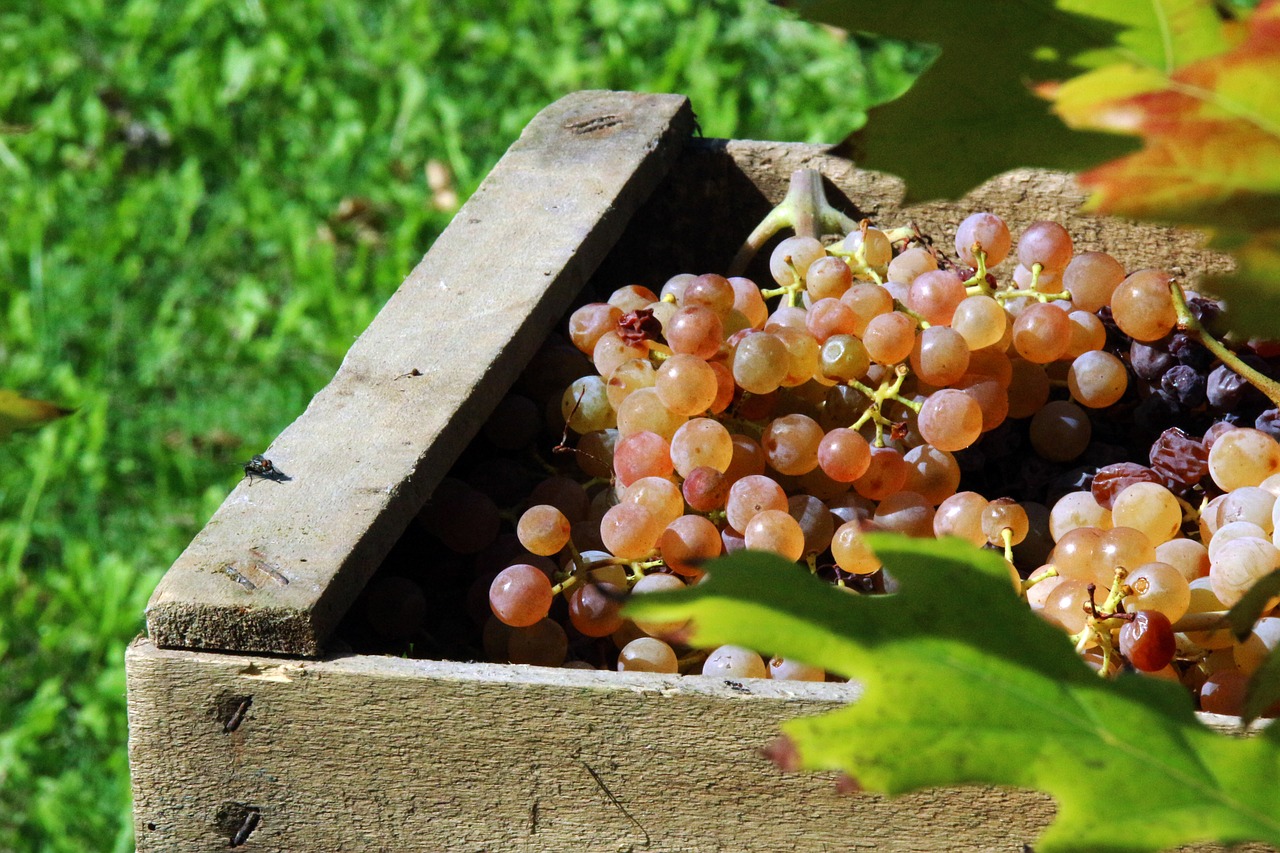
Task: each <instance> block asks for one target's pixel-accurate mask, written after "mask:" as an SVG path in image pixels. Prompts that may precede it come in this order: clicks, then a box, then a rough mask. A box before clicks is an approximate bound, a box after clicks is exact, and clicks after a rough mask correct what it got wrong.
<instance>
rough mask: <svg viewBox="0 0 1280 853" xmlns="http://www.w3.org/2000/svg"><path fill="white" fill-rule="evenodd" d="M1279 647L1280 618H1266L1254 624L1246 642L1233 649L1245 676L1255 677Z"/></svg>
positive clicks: (1237, 662)
mask: <svg viewBox="0 0 1280 853" xmlns="http://www.w3.org/2000/svg"><path fill="white" fill-rule="evenodd" d="M1277 646H1280V618H1277V617H1275V616H1264V617H1262V618H1261V619H1259V620H1258V621H1257V622H1255V623H1254V625H1253V630H1252V631H1251V632H1250V633H1249V636H1248V637H1246V638H1245V641H1244V642H1243V643H1240V644H1239V645H1237V646H1236V647H1235V648H1234V649H1233V652H1234V655H1235V659H1236V664H1237V665H1238V666H1239V667H1240V671H1241V672H1243V673H1244V674H1245V675H1253V674H1254V673H1255V672H1257V671H1258V667H1260V666H1262V663H1263V661H1265V660H1266V659H1267V657H1268V656H1269V655H1270V654H1271V653H1272V652H1274V651H1275V650H1276V647H1277Z"/></svg>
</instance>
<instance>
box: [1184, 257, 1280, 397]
mask: <svg viewBox="0 0 1280 853" xmlns="http://www.w3.org/2000/svg"><path fill="white" fill-rule="evenodd" d="M1169 293H1170V295H1171V296H1172V297H1173V310H1174V311H1175V312H1176V313H1177V315H1178V328H1179V329H1181V330H1182V331H1184V332H1187V333H1188V334H1190V335H1193V336H1194V337H1195V338H1196V340H1197V341H1199V342H1200V344H1201V345H1203V346H1204V348H1205V349H1207V350H1209V352H1211V353H1213V354H1214V355H1216V356H1217V357H1218V359H1219V360H1220V361H1221V362H1222V363H1223V364H1225V365H1226V366H1227V367H1229V368H1231V370H1233V371H1235V372H1236V373H1238V374H1239V375H1240V376H1241V378H1243V379H1244V380H1245V381H1246V382H1248V383H1249V384H1250V385H1252V386H1253V387H1254V388H1257V389H1258V390H1259V391H1261V392H1262V393H1263V394H1265V395H1266V396H1267V399H1268V400H1270V401H1271V403H1272V405H1274V406H1280V382H1276V381H1275V380H1274V379H1270V378H1268V377H1266V376H1264V375H1262V374H1261V373H1259V372H1258V371H1256V370H1254V369H1253V368H1252V367H1250V366H1249V365H1248V364H1246V363H1245V362H1244V361H1243V360H1242V359H1241V358H1240V356H1238V355H1236V354H1235V353H1234V352H1232V351H1231V350H1229V349H1227V347H1226V346H1225V345H1223V344H1222V343H1221V342H1220V341H1219V340H1218V339H1217V338H1215V337H1214V336H1213V335H1211V334H1209V330H1208V329H1206V328H1205V327H1204V326H1203V325H1202V324H1201V323H1200V321H1199V320H1198V319H1196V315H1195V314H1193V313H1192V312H1191V306H1189V305H1188V304H1187V296H1186V294H1185V293H1183V292H1182V285H1180V284H1178V283H1177V282H1176V281H1171V282H1169Z"/></svg>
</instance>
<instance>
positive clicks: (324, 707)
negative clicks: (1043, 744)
mask: <svg viewBox="0 0 1280 853" xmlns="http://www.w3.org/2000/svg"><path fill="white" fill-rule="evenodd" d="M126 660H127V667H128V678H129V727H130V739H129V754H130V763H131V766H132V769H133V791H134V820H135V824H136V828H137V843H138V850H139V851H140V853H151V851H213V850H224V849H226V848H227V847H228V845H229V842H230V839H231V838H232V837H233V835H234V834H235V833H236V832H237V831H239V830H241V829H242V828H243V827H245V826H246V825H247V823H246V821H248V822H254V821H256V823H254V825H253V827H252V831H251V832H250V833H249V835H248V839H247V843H246V844H245V849H246V850H261V851H277V850H279V851H299V850H395V851H424V853H426V852H429V853H436V851H494V853H496V852H497V851H504V852H505V851H529V853H535V851H536V853H543V851H557V850H565V851H613V850H619V851H625V850H646V849H647V850H663V851H688V853H704V851H705V853H712V851H715V852H716V853H720V851H734V853H742V852H743V851H768V853H774V851H779V850H793V849H794V850H799V851H825V850H876V851H882V852H883V853H908V851H911V852H912V853H915V851H998V850H1005V851H1009V853H1016V851H1020V850H1021V849H1022V847H1021V844H1022V843H1023V842H1030V841H1032V840H1034V838H1035V836H1036V835H1037V834H1038V832H1039V831H1040V829H1042V828H1043V827H1044V826H1045V825H1047V823H1048V821H1049V820H1050V819H1051V817H1052V815H1053V808H1054V807H1053V802H1052V800H1051V799H1049V798H1048V797H1045V796H1043V795H1040V794H1035V793H1031V792H1026V791H1012V790H1001V789H990V788H988V789H983V788H965V789H962V790H936V791H929V792H926V793H921V794H915V795H910V796H906V797H902V798H899V799H895V800H886V799H884V798H882V797H878V796H873V795H858V796H848V795H840V794H837V793H836V791H835V788H834V785H833V780H832V778H831V777H830V776H819V775H813V774H782V773H780V772H779V771H777V770H776V769H775V768H773V766H772V765H770V764H769V763H768V762H767V761H764V760H763V759H761V758H760V756H759V755H758V750H759V749H760V748H761V747H762V746H764V745H765V744H766V743H768V742H769V741H770V740H771V739H772V738H773V737H774V736H775V735H776V733H777V724H778V722H779V721H780V720H783V719H788V718H790V717H794V716H799V715H802V714H814V713H820V712H822V711H826V710H829V709H831V708H834V707H836V706H838V705H840V704H843V703H846V702H848V701H851V700H852V699H854V698H855V697H856V696H857V688H855V687H852V686H850V685H841V684H806V683H800V682H774V681H756V680H752V679H747V680H744V681H743V682H741V684H742V690H738V689H734V688H732V687H731V686H729V685H728V684H726V682H724V681H723V680H721V679H714V678H709V677H703V676H686V677H680V676H659V675H647V674H637V673H625V674H623V673H605V672H590V671H582V670H557V669H543V668H538V667H518V666H497V665H493V664H460V663H439V662H431V661H411V660H402V659H398V658H378V657H348V658H342V659H336V660H324V661H301V660H292V661H291V660H280V659H272V658H256V659H255V658H252V657H246V656H233V655H220V654H213V653H203V652H190V651H181V650H179V651H171V650H162V649H157V648H156V647H155V646H153V645H152V644H151V643H149V642H147V641H145V640H140V641H138V642H136V643H135V644H134V645H133V646H132V647H131V648H130V649H129V652H128V656H127V659H126ZM742 691H746V692H742ZM250 700H251V701H250ZM1206 719H1207V720H1209V721H1210V722H1217V723H1218V724H1219V725H1223V723H1225V720H1224V719H1223V718H1217V719H1214V718H1208V717H1206ZM229 723H232V725H229ZM1223 727H1224V728H1226V726H1225V725H1223ZM227 729H232V730H231V731H227ZM254 815H256V818H255V817H254ZM1197 849H1210V848H1197ZM1250 849H1254V848H1250Z"/></svg>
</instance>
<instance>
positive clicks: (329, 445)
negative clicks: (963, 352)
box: [127, 92, 1214, 851]
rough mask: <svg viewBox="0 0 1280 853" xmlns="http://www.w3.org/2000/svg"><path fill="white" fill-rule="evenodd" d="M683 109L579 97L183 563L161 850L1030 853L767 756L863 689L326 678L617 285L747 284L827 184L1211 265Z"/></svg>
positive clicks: (163, 745)
mask: <svg viewBox="0 0 1280 853" xmlns="http://www.w3.org/2000/svg"><path fill="white" fill-rule="evenodd" d="M694 129H695V122H694V117H693V114H692V112H691V110H690V107H689V104H688V102H687V101H686V100H685V99H684V98H682V97H677V96H670V95H637V94H630V93H616V92H582V93H578V94H575V95H572V96H569V97H566V98H564V99H563V100H561V101H558V102H557V103H555V104H553V105H552V106H550V107H548V108H547V109H546V110H544V111H543V112H542V113H540V114H539V115H538V116H537V117H536V118H535V119H534V120H533V121H532V122H531V123H530V125H529V127H528V128H527V129H526V130H525V132H524V134H523V135H522V137H521V138H520V140H519V141H517V142H516V143H515V144H514V145H513V146H512V147H511V149H510V150H509V151H508V153H507V154H506V156H504V157H503V159H502V161H501V162H500V163H499V164H498V165H497V166H496V167H495V168H494V170H493V172H492V173H491V174H490V175H489V177H488V178H487V179H486V180H485V182H484V183H483V184H482V185H481V187H480V188H479V190H477V192H476V193H475V195H474V196H473V197H472V198H471V199H470V200H469V201H468V202H467V204H466V205H465V206H464V207H463V208H462V210H461V211H460V212H459V213H458V215H457V216H456V217H455V219H454V221H453V223H452V224H451V225H450V226H449V228H448V230H447V231H446V232H445V233H444V234H443V235H442V236H441V237H440V239H439V240H438V241H437V242H436V244H435V245H434V246H433V247H432V249H431V251H430V253H428V254H427V256H426V257H425V258H424V259H423V260H422V262H421V263H420V264H419V265H418V267H417V268H416V269H415V270H414V271H413V272H412V273H411V274H410V276H409V277H408V278H407V279H406V280H405V282H404V284H403V285H402V286H401V287H400V289H399V290H398V291H397V292H396V293H395V295H394V296H392V297H391V299H390V300H389V301H388V303H387V305H386V307H385V308H384V309H383V310H382V312H381V313H380V314H379V315H378V316H377V318H376V319H375V320H374V322H373V323H372V324H371V325H370V327H369V329H368V330H367V331H366V333H365V334H364V335H362V336H361V337H360V339H359V340H358V341H356V343H355V344H354V345H353V346H352V348H351V351H350V352H349V353H348V355H347V357H346V359H345V361H344V362H343V364H342V366H341V368H340V369H339V371H338V373H337V374H336V376H335V377H334V379H333V381H332V382H331V383H330V384H329V385H328V386H327V387H326V388H325V389H324V390H322V391H321V392H320V393H319V394H317V395H316V397H315V399H314V400H313V401H312V403H311V405H310V406H309V407H308V408H307V410H306V412H304V413H303V414H302V416H301V417H299V418H298V420H297V421H295V422H294V423H293V424H292V425H291V426H289V427H288V428H287V429H286V430H285V431H284V432H283V433H282V434H281V435H280V436H279V437H278V438H277V440H276V441H275V442H274V443H273V444H272V446H271V447H270V448H269V450H268V452H267V455H268V456H269V458H270V459H271V460H273V462H274V463H275V464H276V466H277V467H278V468H279V469H280V470H282V471H283V472H285V473H286V474H288V475H289V476H290V478H291V479H290V480H288V481H287V482H283V483H273V482H261V481H258V482H256V483H255V482H250V481H247V480H246V481H245V482H242V483H241V484H240V485H239V486H238V487H237V488H236V489H235V490H234V491H233V492H232V493H231V495H230V496H229V497H228V498H227V500H226V502H225V503H224V504H223V505H222V507H221V508H220V509H219V510H218V512H217V513H216V514H215V515H214V517H213V518H212V519H211V520H210V522H209V524H208V525H207V526H206V527H205V529H204V530H202V531H201V532H200V533H199V535H197V536H196V538H195V540H194V541H193V542H192V543H191V545H190V546H189V547H188V548H187V549H186V551H185V552H184V553H183V554H182V555H181V556H180V557H179V558H178V560H177V561H176V562H175V563H174V565H173V567H172V568H171V569H170V571H169V572H168V574H166V576H165V577H164V579H163V580H162V581H161V583H160V585H159V586H158V588H157V589H156V591H155V594H154V596H153V598H152V600H151V603H150V606H149V608H148V611H147V631H148V638H146V639H139V640H138V641H136V642H135V643H134V644H133V645H132V647H131V648H130V649H129V652H128V657H127V668H128V691H129V695H128V708H129V725H130V743H129V754H130V762H131V768H132V773H133V793H134V816H135V825H136V829H137V844H138V850H139V851H203V850H222V849H226V848H228V847H241V846H242V847H243V848H244V849H246V850H264V851H266V850H288V851H311V850H395V851H399V850H412V851H557V850H566V851H629V850H664V851H747V850H760V851H774V850H783V849H798V850H805V851H823V850H850V849H866V850H882V851H926V850H940V851H941V850H975V851H977V850H983V851H994V850H1008V851H1019V850H1021V849H1022V844H1023V843H1024V842H1028V841H1031V840H1032V839H1033V838H1034V837H1035V835H1036V834H1037V832H1038V830H1039V829H1040V828H1041V827H1043V826H1044V825H1045V824H1046V823H1047V821H1048V820H1049V818H1050V816H1051V815H1052V811H1053V804H1052V801H1051V800H1050V799H1048V798H1046V797H1043V796H1040V795H1037V794H1032V793H1027V792H1013V791H1004V790H997V789H965V790H963V791H950V790H944V791H932V792H928V793H923V794H917V795H912V796H907V797H903V798H900V799H896V800H893V801H889V800H886V799H883V798H880V797H876V796H872V795H860V796H857V797H850V796H843V795H837V794H836V793H835V791H834V788H833V785H832V780H831V779H830V778H829V777H821V776H815V775H784V774H781V773H780V772H778V771H777V770H775V769H774V768H773V767H772V765H770V764H769V763H768V762H766V761H763V760H761V759H760V757H759V756H758V750H759V749H760V748H761V746H762V745H764V744H765V743H766V742H768V741H769V740H770V739H771V738H772V737H773V736H774V735H775V734H776V727H777V724H778V722H779V721H781V720H784V719H787V718H789V717H793V716H797V715H801V714H812V713H817V712H820V711H824V710H827V709H830V708H834V707H837V706H838V705H840V704H842V703H845V702H847V701H849V700H851V699H853V698H855V697H856V695H857V688H856V687H853V686H850V685H842V684H807V683H789V682H771V681H759V682H752V681H748V682H746V683H745V685H744V686H743V687H742V688H741V689H737V688H735V687H734V686H732V685H730V684H728V683H726V682H724V681H723V680H717V679H713V678H708V677H702V676H690V677H678V676H657V675H643V674H619V673H602V672H591V671H581V670H553V669H542V668H535V667H523V666H502V665H494V664H478V663H456V662H434V661H422V660H406V659H400V658H390V657H376V656H360V655H343V656H330V657H325V656H324V655H325V644H326V641H327V640H328V639H329V638H330V637H331V635H332V633H333V631H334V628H335V626H336V625H337V624H338V622H339V620H340V619H341V618H342V616H343V614H344V613H345V612H346V610H347V609H348V608H349V607H350V606H351V604H352V602H353V601H354V600H355V598H356V596H357V594H358V593H359V591H360V590H361V589H362V587H363V586H364V584H365V583H366V581H368V579H369V578H370V576H371V575H372V574H373V572H374V571H375V570H376V569H377V567H378V565H379V563H380V562H381V560H382V559H383V558H384V557H385V556H386V554H387V553H388V551H389V550H390V549H391V547H392V545H393V544H394V543H395V541H396V539H397V537H399V536H400V534H401V533H402V531H404V530H405V528H406V526H407V525H408V523H409V521H410V519H411V518H412V517H413V516H414V514H415V513H416V512H417V511H418V510H419V509H420V508H421V507H422V506H423V504H424V502H425V501H426V500H427V498H428V496H429V495H430V494H431V491H432V489H433V488H434V487H435V486H436V484H437V483H438V482H439V481H440V479H441V478H442V477H443V476H444V474H445V472H446V471H447V470H448V468H449V466H450V464H451V463H452V461H453V460H454V459H455V458H456V457H457V456H458V454H459V453H460V452H461V450H462V449H463V448H464V447H465V446H466V444H467V443H468V442H469V441H470V440H471V438H472V437H473V436H474V435H475V434H476V432H477V430H478V428H479V426H480V424H481V423H482V422H483V421H484V419H485V418H486V416H487V415H488V414H489V412H490V411H491V410H492V408H493V407H494V405H495V404H496V403H497V401H498V400H499V399H500V397H501V396H502V395H503V394H504V393H505V391H506V390H507V388H509V387H510V385H511V384H512V382H513V381H514V379H515V377H516V375H517V374H518V373H519V371H520V369H521V368H522V367H523V365H524V364H525V363H527V362H528V360H529V358H530V357H531V355H532V353H533V352H534V351H535V349H536V348H537V346H538V345H539V343H540V342H541V340H542V339H543V338H544V336H545V335H546V333H547V331H548V330H549V329H550V328H551V327H552V326H553V325H554V324H556V323H557V322H559V320H560V318H561V317H562V315H563V313H564V312H565V310H566V309H567V307H568V306H569V305H570V304H571V302H572V300H573V299H574V298H575V296H576V294H577V293H578V292H579V291H580V290H581V289H582V288H583V286H584V285H585V284H586V283H587V282H588V280H589V279H591V278H592V277H593V276H594V281H595V283H597V284H601V285H603V286H605V287H610V286H614V285H617V284H622V283H630V282H644V283H648V284H654V283H660V282H661V281H663V280H665V278H666V277H668V276H669V275H671V274H674V273H676V272H684V271H692V272H706V271H709V270H722V269H724V267H725V265H726V264H727V263H728V260H729V258H730V257H731V256H732V255H733V252H734V249H735V248H736V247H737V245H738V243H739V242H740V241H741V240H742V238H743V237H744V236H745V235H746V234H747V233H748V232H749V231H750V229H751V227H752V226H753V225H754V224H755V223H756V222H757V221H758V220H759V219H760V218H761V217H762V216H763V214H764V213H765V212H766V211H767V210H768V208H769V207H770V206H771V205H772V204H774V203H776V202H777V201H778V200H780V199H781V197H782V196H783V194H784V193H785V190H786V186H787V181H788V177H789V175H790V174H791V172H792V171H793V170H795V169H798V168H805V167H809V168H817V169H819V170H820V171H821V172H822V173H823V174H824V175H825V176H826V178H827V179H828V181H829V183H830V186H829V190H830V191H831V195H832V197H833V199H838V200H839V201H840V204H841V206H842V207H843V208H844V209H845V210H846V211H847V212H849V213H850V214H851V215H853V216H855V217H864V216H865V217H870V218H871V219H873V220H875V221H877V222H879V223H886V224H896V223H901V222H904V221H906V220H908V219H910V220H914V221H916V222H917V223H919V224H920V226H921V227H922V228H923V229H924V230H926V231H932V232H934V233H938V234H942V233H951V232H953V231H954V227H955V225H956V224H958V222H959V221H960V219H961V218H962V217H963V216H964V215H966V214H967V213H969V212H972V211H974V210H979V209H989V210H993V211H996V212H999V213H1000V214H1002V215H1004V216H1005V217H1006V218H1007V219H1008V221H1009V223H1010V225H1011V227H1013V228H1014V229H1018V228H1019V227H1021V226H1024V225H1025V224H1027V223H1028V222H1030V221H1032V220H1034V219H1038V218H1054V219H1057V220H1058V221H1060V222H1062V223H1063V224H1065V225H1066V226H1067V227H1068V228H1069V229H1070V230H1071V232H1072V233H1073V235H1074V236H1075V237H1076V238H1077V245H1078V246H1079V247H1080V248H1082V249H1093V248H1104V247H1105V248H1107V249H1108V250H1110V251H1112V252H1113V253H1115V254H1116V255H1117V256H1118V257H1119V258H1121V259H1122V260H1123V261H1124V262H1125V263H1126V264H1127V265H1128V266H1130V267H1137V266H1143V265H1153V264H1157V263H1160V264H1165V265H1168V266H1174V267H1177V266H1182V267H1185V268H1187V269H1188V270H1190V269H1194V268H1196V267H1198V266H1201V265H1204V264H1207V263H1211V262H1213V260H1214V259H1212V258H1211V257H1210V256H1209V255H1208V254H1206V253H1205V252H1204V251H1203V250H1202V249H1201V248H1200V247H1199V246H1198V245H1197V244H1196V242H1195V240H1194V239H1193V238H1191V237H1189V236H1187V235H1183V234H1179V233H1176V232H1166V231H1159V230H1156V229H1152V228H1150V227H1139V226H1135V225H1132V224H1128V223H1123V222H1119V221H1115V220H1104V219H1086V218H1082V217H1080V216H1079V215H1078V214H1077V213H1076V207H1077V205H1078V202H1079V200H1080V197H1079V193H1078V192H1077V190H1076V189H1075V188H1074V186H1073V185H1072V183H1071V181H1070V179H1069V178H1068V177H1066V176H1063V175H1055V174H1046V173H1039V172H1021V173H1016V174H1012V175H1009V176H1005V177H1003V178H1001V179H999V180H996V181H993V182H992V183H990V184H988V185H987V186H985V187H983V188H981V189H980V190H978V191H976V192H975V193H974V194H973V195H972V196H971V198H970V199H968V200H966V201H965V202H963V203H962V204H927V205H921V206H917V207H913V208H910V209H902V208H901V207H900V202H899V200H900V198H901V186H900V185H899V183H898V182H897V181H895V180H893V179H891V178H888V177H885V176H882V175H876V174H870V173H865V172H858V171H856V170H854V169H853V168H852V167H851V166H850V164H849V163H848V162H846V161H843V160H840V159H836V158H833V157H830V156H828V155H827V154H826V153H825V151H824V149H823V148H821V147H818V146H810V145H795V144H781V143H771V142H741V141H723V140H704V139H699V138H695V137H694Z"/></svg>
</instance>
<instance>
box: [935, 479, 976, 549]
mask: <svg viewBox="0 0 1280 853" xmlns="http://www.w3.org/2000/svg"><path fill="white" fill-rule="evenodd" d="M986 508H987V499H986V498H984V497H983V496H982V495H980V494H978V493H977V492H957V493H956V494H954V495H952V496H951V497H949V498H947V499H946V500H944V501H943V502H942V503H940V504H938V511H937V512H936V513H935V514H934V516H933V535H934V536H937V537H939V538H941V537H943V536H958V537H959V538H961V539H964V540H965V541H966V542H969V543H971V544H973V545H985V544H987V534H986V533H985V532H984V531H983V529H982V518H983V512H984V510H986Z"/></svg>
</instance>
